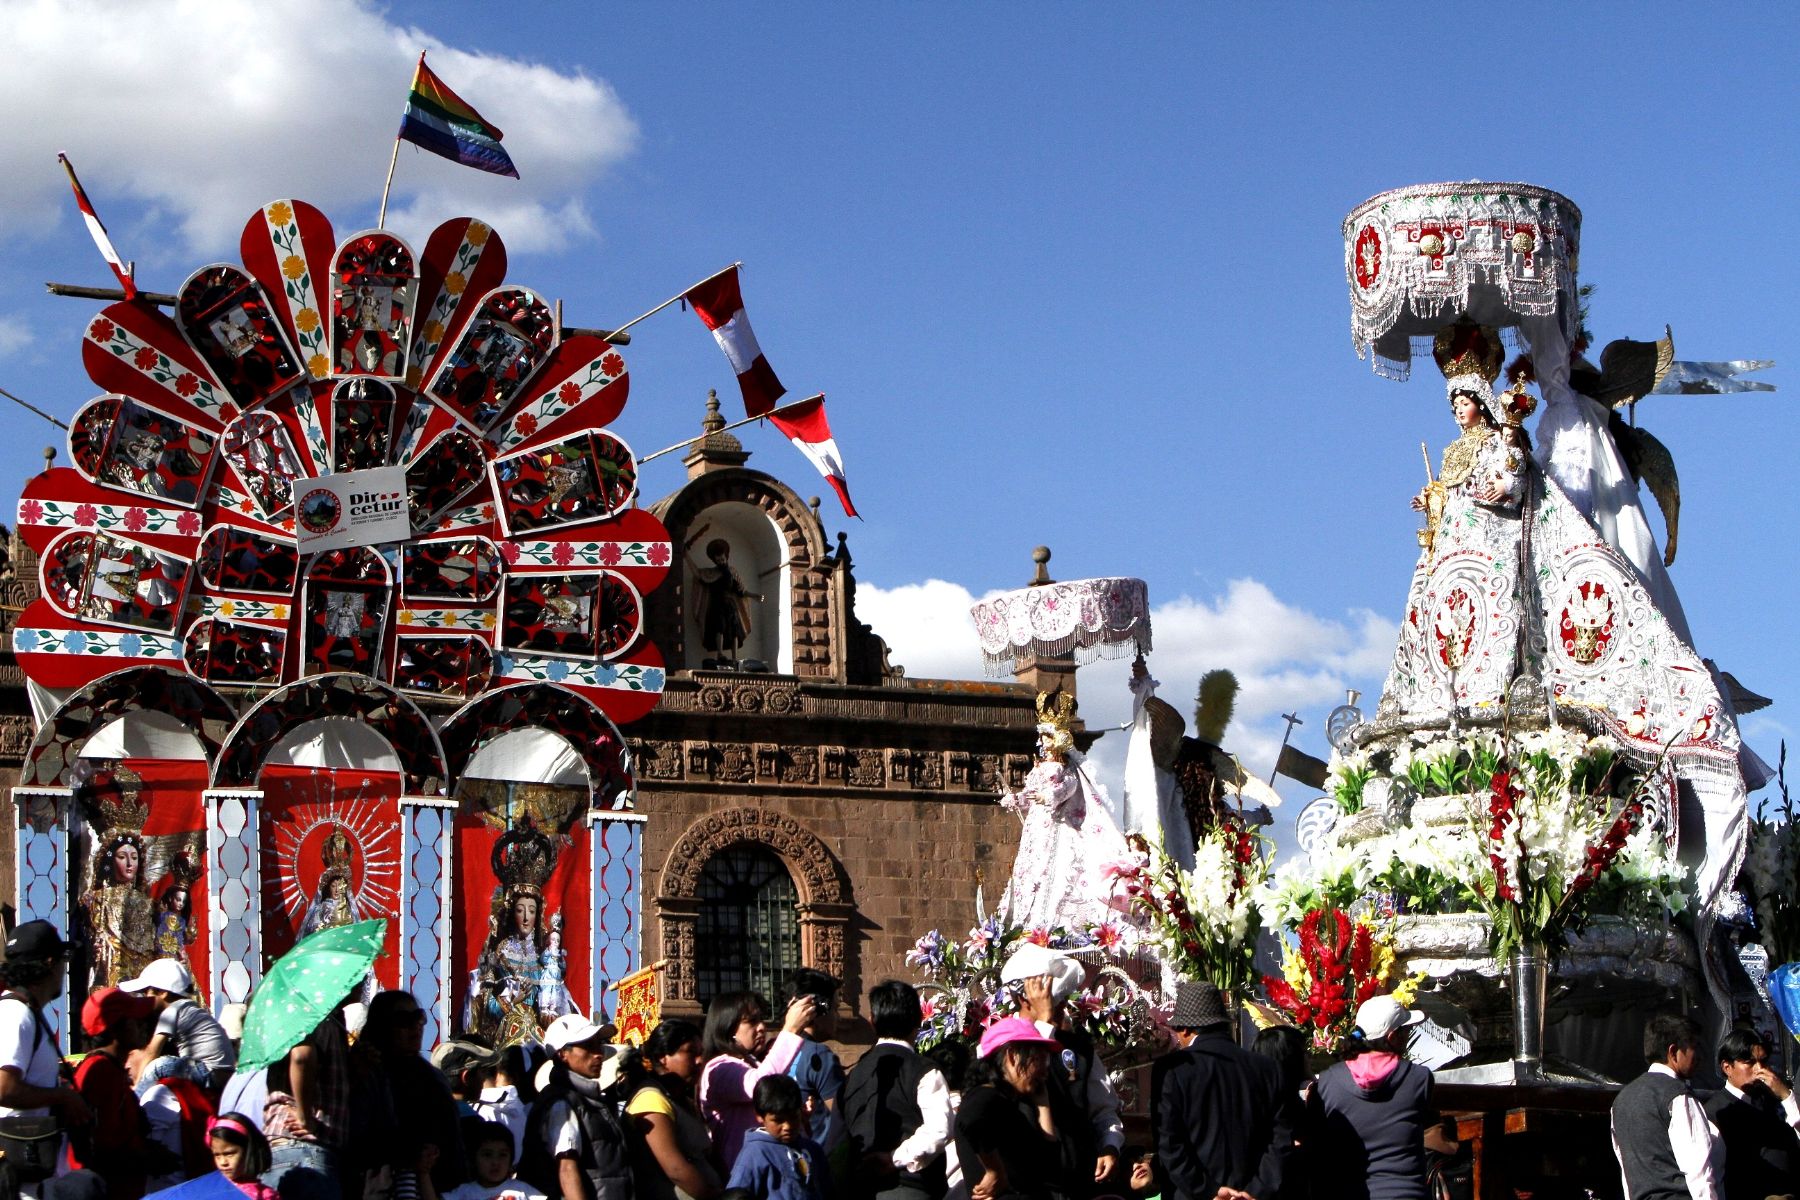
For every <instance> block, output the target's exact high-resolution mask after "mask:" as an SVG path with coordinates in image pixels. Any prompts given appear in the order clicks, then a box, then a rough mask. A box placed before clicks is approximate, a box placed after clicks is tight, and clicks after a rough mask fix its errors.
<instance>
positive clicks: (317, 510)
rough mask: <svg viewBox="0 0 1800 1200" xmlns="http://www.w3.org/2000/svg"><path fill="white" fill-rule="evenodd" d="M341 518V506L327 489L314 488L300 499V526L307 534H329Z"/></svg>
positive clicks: (342, 508) (342, 514)
mask: <svg viewBox="0 0 1800 1200" xmlns="http://www.w3.org/2000/svg"><path fill="white" fill-rule="evenodd" d="M343 516H344V506H343V504H342V503H340V502H339V500H338V498H337V493H336V492H333V491H331V490H330V489H328V488H315V489H313V490H312V491H310V492H308V493H306V495H304V496H302V497H301V498H300V524H301V525H303V526H305V527H306V531H307V532H308V533H330V532H331V531H332V530H334V529H336V528H337V527H338V521H340V520H341V519H342V518H343Z"/></svg>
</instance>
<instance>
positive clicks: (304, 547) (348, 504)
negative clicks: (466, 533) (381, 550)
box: [294, 467, 412, 554]
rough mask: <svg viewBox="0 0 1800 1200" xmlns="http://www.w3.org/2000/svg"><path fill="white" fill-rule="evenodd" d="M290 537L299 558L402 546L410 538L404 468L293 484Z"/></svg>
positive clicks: (352, 473)
mask: <svg viewBox="0 0 1800 1200" xmlns="http://www.w3.org/2000/svg"><path fill="white" fill-rule="evenodd" d="M294 491H295V492H296V493H297V494H298V495H299V497H300V501H299V504H298V505H297V506H296V509H295V511H296V513H297V516H296V518H295V521H294V532H295V533H296V534H297V535H298V537H299V540H300V553H302V554H316V553H318V552H319V551H321V550H342V549H345V548H346V547H349V546H377V545H380V544H381V543H383V542H403V541H405V540H406V539H407V538H408V537H410V536H412V530H411V526H410V525H409V524H408V521H407V510H406V468H405V467H371V468H370V469H369V470H367V471H344V472H342V473H341V474H337V475H321V476H319V477H318V478H317V479H303V480H298V481H296V484H295V487H294Z"/></svg>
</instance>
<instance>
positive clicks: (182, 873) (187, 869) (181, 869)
mask: <svg viewBox="0 0 1800 1200" xmlns="http://www.w3.org/2000/svg"><path fill="white" fill-rule="evenodd" d="M169 878H170V879H173V880H174V881H175V886H176V887H181V888H188V889H190V890H191V889H192V888H193V886H194V885H195V884H196V883H199V882H200V867H199V865H198V864H196V863H195V862H194V856H193V855H191V854H189V853H188V852H187V851H185V850H182V851H179V852H177V853H176V855H175V857H174V858H172V859H170V860H169Z"/></svg>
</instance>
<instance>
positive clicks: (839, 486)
mask: <svg viewBox="0 0 1800 1200" xmlns="http://www.w3.org/2000/svg"><path fill="white" fill-rule="evenodd" d="M769 420H771V421H773V422H775V428H777V429H779V430H781V432H783V433H785V434H787V436H788V440H789V441H791V442H793V443H794V445H796V446H798V447H799V448H800V453H802V454H804V455H806V457H808V458H810V459H812V465H813V466H815V467H817V468H819V474H821V475H823V476H824V477H825V482H827V483H829V484H830V485H831V490H832V491H834V492H836V493H837V498H838V503H840V504H842V505H843V506H844V512H845V513H846V514H847V515H849V516H852V517H854V516H856V506H855V505H853V504H851V503H850V488H849V486H848V485H847V484H846V483H845V481H844V456H843V455H841V454H839V453H838V448H837V442H836V440H835V439H833V438H832V436H831V423H830V422H828V421H827V420H826V419H825V395H824V393H822V392H821V393H820V394H819V395H817V396H814V397H812V398H811V399H809V400H802V401H800V402H799V403H798V404H790V405H788V406H787V407H785V408H783V409H782V410H781V411H780V412H772V413H770V414H769Z"/></svg>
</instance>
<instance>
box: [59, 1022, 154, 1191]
mask: <svg viewBox="0 0 1800 1200" xmlns="http://www.w3.org/2000/svg"><path fill="white" fill-rule="evenodd" d="M152 1014H153V1009H152V1006H151V1004H150V1001H149V1000H147V999H146V998H144V997H143V996H137V995H133V994H132V993H130V992H125V991H121V990H119V989H118V988H116V987H108V988H100V989H98V990H97V991H93V992H90V993H88V998H87V1003H85V1004H83V1005H82V1006H81V1031H82V1032H83V1033H85V1034H87V1035H88V1037H90V1038H92V1039H93V1041H92V1044H91V1045H90V1046H89V1048H88V1052H87V1057H85V1058H83V1059H82V1060H81V1065H80V1066H78V1067H76V1068H75V1090H76V1091H78V1092H80V1093H81V1096H82V1099H84V1100H86V1101H87V1103H88V1107H89V1108H91V1109H93V1110H94V1125H93V1128H92V1129H91V1130H89V1131H88V1133H87V1135H86V1136H85V1137H75V1138H71V1139H70V1140H69V1166H70V1167H71V1168H72V1169H74V1170H78V1171H80V1170H86V1171H92V1172H94V1174H96V1175H98V1176H100V1177H101V1178H102V1179H103V1180H105V1181H106V1194H107V1195H108V1196H111V1197H113V1198H114V1200H138V1198H139V1197H141V1196H142V1195H143V1194H144V1184H145V1181H146V1179H147V1178H148V1175H149V1168H150V1166H151V1164H150V1162H149V1159H150V1156H151V1154H152V1149H151V1147H152V1143H151V1141H150V1138H149V1123H148V1122H147V1121H145V1119H144V1110H143V1109H142V1108H140V1107H139V1106H138V1099H137V1094H136V1093H135V1092H134V1091H133V1090H132V1087H131V1076H130V1075H129V1074H127V1073H126V1071H125V1056H126V1055H128V1054H130V1053H131V1052H132V1051H133V1050H137V1049H140V1048H142V1046H143V1045H144V1043H145V1042H147V1041H149V1040H150V1019H151V1016H152ZM155 1148H156V1150H158V1151H163V1152H164V1153H165V1154H166V1150H164V1148H163V1147H162V1146H161V1145H160V1144H157V1145H156V1147H155Z"/></svg>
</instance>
